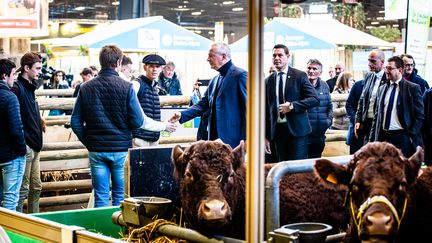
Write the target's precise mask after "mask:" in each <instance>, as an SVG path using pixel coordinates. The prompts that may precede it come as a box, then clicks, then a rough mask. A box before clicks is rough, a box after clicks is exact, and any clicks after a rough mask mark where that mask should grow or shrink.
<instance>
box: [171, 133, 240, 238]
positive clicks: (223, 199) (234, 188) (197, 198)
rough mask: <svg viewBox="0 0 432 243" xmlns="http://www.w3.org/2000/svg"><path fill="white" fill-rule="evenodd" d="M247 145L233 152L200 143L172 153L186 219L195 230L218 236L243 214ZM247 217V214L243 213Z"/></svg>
mask: <svg viewBox="0 0 432 243" xmlns="http://www.w3.org/2000/svg"><path fill="white" fill-rule="evenodd" d="M244 154H245V150H244V143H243V141H242V142H241V143H240V145H239V146H238V147H236V148H235V149H234V150H232V149H231V148H230V147H229V145H226V144H223V143H221V142H216V141H198V142H196V143H193V144H192V145H191V146H190V147H188V148H186V149H185V150H184V151H183V150H182V149H181V148H180V146H176V147H174V148H173V151H172V160H173V162H174V167H175V169H174V177H175V178H176V179H177V180H178V182H179V184H180V195H181V201H182V207H183V211H184V214H185V216H186V217H187V219H188V220H189V222H190V224H191V227H192V228H197V226H199V229H200V231H201V232H204V233H206V232H208V233H216V232H215V231H214V230H215V229H217V230H218V232H220V230H221V229H223V228H224V227H226V226H227V225H229V223H231V220H232V218H233V217H235V215H234V214H235V213H238V209H240V210H243V211H244V187H245V185H244V175H245V166H244ZM241 213H243V214H244V212H241Z"/></svg>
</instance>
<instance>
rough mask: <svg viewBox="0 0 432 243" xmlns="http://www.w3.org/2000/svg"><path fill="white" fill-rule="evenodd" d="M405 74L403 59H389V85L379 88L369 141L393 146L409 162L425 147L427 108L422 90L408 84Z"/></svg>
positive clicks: (387, 67) (396, 57) (417, 86)
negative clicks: (425, 107)
mask: <svg viewBox="0 0 432 243" xmlns="http://www.w3.org/2000/svg"><path fill="white" fill-rule="evenodd" d="M403 70H404V61H403V60H402V58H400V57H399V56H393V57H391V58H389V59H388V63H387V66H386V67H385V72H386V74H387V79H388V81H387V82H386V84H384V85H381V86H380V87H379V88H378V95H377V100H376V104H377V107H376V109H375V115H374V118H373V123H372V130H371V136H370V141H371V142H372V141H385V142H389V143H392V144H393V145H395V146H396V147H397V148H398V149H400V150H401V152H402V153H403V155H404V156H405V157H407V158H409V157H410V156H411V155H412V154H414V152H415V148H416V147H417V146H423V139H422V134H421V126H422V123H423V119H424V108H423V99H422V95H421V92H420V86H419V85H417V84H414V83H412V82H409V81H407V80H405V79H404V78H403V77H402V73H403Z"/></svg>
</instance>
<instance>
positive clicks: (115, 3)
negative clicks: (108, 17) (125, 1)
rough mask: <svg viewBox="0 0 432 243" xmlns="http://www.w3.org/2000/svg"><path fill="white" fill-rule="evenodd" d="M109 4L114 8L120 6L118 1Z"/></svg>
mask: <svg viewBox="0 0 432 243" xmlns="http://www.w3.org/2000/svg"><path fill="white" fill-rule="evenodd" d="M111 4H112V5H114V6H118V5H120V1H114V2H112V3H111Z"/></svg>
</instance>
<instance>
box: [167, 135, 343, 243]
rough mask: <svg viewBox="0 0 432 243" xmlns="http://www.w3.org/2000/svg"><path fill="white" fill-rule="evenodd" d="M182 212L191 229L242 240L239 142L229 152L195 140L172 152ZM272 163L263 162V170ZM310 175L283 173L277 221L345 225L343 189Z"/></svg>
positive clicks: (242, 179)
mask: <svg viewBox="0 0 432 243" xmlns="http://www.w3.org/2000/svg"><path fill="white" fill-rule="evenodd" d="M172 159H173V162H174V164H175V166H174V167H175V169H174V170H175V171H174V176H175V177H176V179H177V180H178V181H179V184H180V196H181V203H182V207H183V211H184V214H185V216H186V218H187V219H188V221H189V223H190V227H191V228H194V229H196V230H198V231H200V232H202V233H204V234H220V235H224V236H230V237H235V238H244V234H245V162H244V144H243V142H241V143H240V145H239V146H238V147H237V148H235V149H234V150H232V149H231V148H230V147H229V146H227V145H225V144H222V143H219V142H215V141H199V142H196V143H194V144H192V145H191V146H190V147H188V148H186V149H185V150H184V151H183V150H182V149H181V148H180V146H176V147H175V148H174V149H173V152H172ZM270 168H271V166H266V173H267V172H268V170H269V169H270ZM319 182H320V179H319V178H318V177H316V176H314V174H313V173H308V174H293V175H289V176H285V177H284V178H283V180H282V181H281V183H280V194H281V195H280V208H281V212H280V215H281V216H280V217H281V218H280V222H281V225H284V224H288V223H294V222H304V221H314V222H323V223H329V224H331V225H333V227H334V228H335V229H339V228H342V229H344V230H345V229H346V227H347V223H348V220H349V215H348V213H347V212H346V211H345V209H344V207H343V200H344V196H345V192H346V190H347V188H346V187H345V186H343V187H341V188H335V187H334V186H331V187H329V186H326V185H323V184H322V183H319Z"/></svg>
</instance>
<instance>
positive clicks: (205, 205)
mask: <svg viewBox="0 0 432 243" xmlns="http://www.w3.org/2000/svg"><path fill="white" fill-rule="evenodd" d="M200 211H201V213H202V216H203V218H204V219H206V220H218V219H224V218H225V217H226V215H227V212H228V209H227V205H226V202H225V201H221V200H215V199H213V200H206V201H203V202H202V203H201V207H200Z"/></svg>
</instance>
